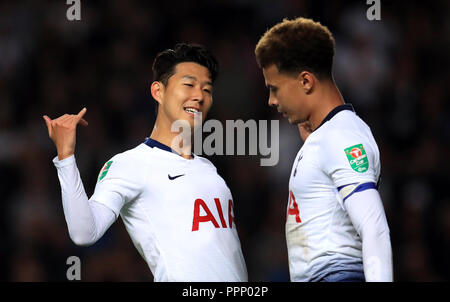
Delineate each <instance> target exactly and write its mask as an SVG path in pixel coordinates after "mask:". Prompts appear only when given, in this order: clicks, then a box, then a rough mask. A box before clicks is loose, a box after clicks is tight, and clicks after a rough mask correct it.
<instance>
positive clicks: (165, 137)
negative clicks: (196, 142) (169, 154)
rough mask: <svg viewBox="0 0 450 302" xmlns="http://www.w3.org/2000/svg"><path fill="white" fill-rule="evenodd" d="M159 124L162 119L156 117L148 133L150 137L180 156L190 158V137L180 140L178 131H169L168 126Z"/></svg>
mask: <svg viewBox="0 0 450 302" xmlns="http://www.w3.org/2000/svg"><path fill="white" fill-rule="evenodd" d="M161 124H162V121H161V120H160V119H158V118H156V122H155V127H153V131H152V133H151V134H150V138H151V139H154V140H156V141H158V142H160V143H161V144H164V145H166V146H168V147H170V148H171V149H172V150H174V151H175V152H177V153H178V154H180V155H181V156H182V157H184V158H187V159H191V158H192V156H191V151H192V145H191V138H186V139H184V140H182V138H181V136H180V132H172V131H170V126H164V125H161ZM177 136H179V137H177ZM191 137H192V134H191ZM172 144H173V145H172Z"/></svg>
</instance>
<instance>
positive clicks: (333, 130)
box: [317, 110, 372, 145]
mask: <svg viewBox="0 0 450 302" xmlns="http://www.w3.org/2000/svg"><path fill="white" fill-rule="evenodd" d="M317 130H318V131H317V134H318V135H317V138H318V140H319V141H320V142H322V143H325V144H330V143H331V144H338V145H341V144H347V143H348V142H351V141H354V140H359V141H360V140H364V141H366V140H368V141H371V140H372V132H371V130H370V127H369V126H368V125H367V124H366V123H365V122H364V121H363V120H362V119H361V118H360V117H359V116H358V115H357V114H355V112H353V111H348V110H346V111H342V112H339V113H338V114H336V115H335V116H334V117H333V118H332V119H330V120H329V121H327V122H326V123H325V124H323V125H322V126H321V127H320V128H319V129H317Z"/></svg>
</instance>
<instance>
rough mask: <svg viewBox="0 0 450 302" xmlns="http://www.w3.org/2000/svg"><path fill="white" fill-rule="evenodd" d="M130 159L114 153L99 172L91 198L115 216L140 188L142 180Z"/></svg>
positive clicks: (137, 193)
mask: <svg viewBox="0 0 450 302" xmlns="http://www.w3.org/2000/svg"><path fill="white" fill-rule="evenodd" d="M135 166H136V165H135V163H134V162H133V160H132V159H129V158H125V157H124V156H120V155H116V156H114V157H113V158H111V159H110V160H109V161H107V162H106V163H105V164H104V165H103V167H102V169H101V170H100V172H99V175H98V178H97V184H96V186H95V191H94V194H93V195H92V196H91V198H90V199H91V200H94V201H96V202H99V203H101V204H103V205H105V206H107V207H108V208H110V209H111V210H113V211H114V214H115V215H116V218H117V217H118V216H119V214H120V210H121V209H122V207H123V206H124V205H125V204H126V203H128V202H130V201H132V200H134V199H135V198H136V197H137V196H138V195H139V194H140V192H141V190H142V184H141V183H142V181H140V180H139V176H138V174H139V173H138V171H136V168H135Z"/></svg>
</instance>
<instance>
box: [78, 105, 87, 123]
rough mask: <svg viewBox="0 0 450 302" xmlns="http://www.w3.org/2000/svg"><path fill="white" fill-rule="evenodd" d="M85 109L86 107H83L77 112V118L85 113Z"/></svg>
mask: <svg viewBox="0 0 450 302" xmlns="http://www.w3.org/2000/svg"><path fill="white" fill-rule="evenodd" d="M86 111H87V109H86V107H84V108H83V109H81V111H80V112H78V114H77V117H78V120H80V119H81V118H82V117H83V116H84V115H85V114H86Z"/></svg>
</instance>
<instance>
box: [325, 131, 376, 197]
mask: <svg viewBox="0 0 450 302" xmlns="http://www.w3.org/2000/svg"><path fill="white" fill-rule="evenodd" d="M318 155H319V162H320V165H321V168H322V170H323V172H324V173H325V174H327V175H328V176H329V177H330V178H331V179H332V181H333V183H334V185H335V186H336V188H338V189H339V188H340V187H342V186H347V185H350V184H357V183H366V182H373V183H377V181H378V172H377V171H379V154H378V148H377V146H376V144H375V143H374V142H373V141H372V140H371V139H370V138H368V137H365V136H364V135H362V134H358V133H353V132H350V131H329V132H328V133H327V135H326V136H324V137H323V139H322V140H321V141H320V148H319V154H318Z"/></svg>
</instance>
